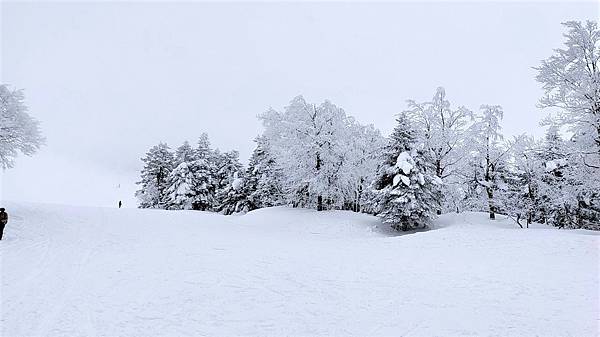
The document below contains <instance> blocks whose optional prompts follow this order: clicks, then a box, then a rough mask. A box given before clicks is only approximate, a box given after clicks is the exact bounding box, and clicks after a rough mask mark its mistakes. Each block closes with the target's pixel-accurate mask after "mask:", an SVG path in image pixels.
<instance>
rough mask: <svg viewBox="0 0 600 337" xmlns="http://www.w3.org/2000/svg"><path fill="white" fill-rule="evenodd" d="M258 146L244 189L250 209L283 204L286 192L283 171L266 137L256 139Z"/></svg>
mask: <svg viewBox="0 0 600 337" xmlns="http://www.w3.org/2000/svg"><path fill="white" fill-rule="evenodd" d="M254 141H255V142H256V148H255V149H254V151H253V152H252V156H251V157H250V162H249V164H248V169H247V171H246V182H245V184H244V189H245V190H246V195H247V196H248V205H249V206H248V208H249V210H253V209H258V208H263V207H271V206H277V205H282V204H283V203H284V198H285V195H284V192H283V186H282V181H283V177H282V172H281V169H280V168H279V167H278V166H277V162H276V159H275V156H274V155H273V153H272V149H271V147H270V145H269V141H268V140H267V138H266V137H264V136H260V137H257V138H256V139H255V140H254Z"/></svg>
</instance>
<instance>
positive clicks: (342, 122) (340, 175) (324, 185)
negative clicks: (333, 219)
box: [260, 96, 356, 210]
mask: <svg viewBox="0 0 600 337" xmlns="http://www.w3.org/2000/svg"><path fill="white" fill-rule="evenodd" d="M260 118H261V120H262V122H263V125H264V126H265V134H264V135H265V137H266V138H267V139H268V141H269V143H270V144H271V146H272V148H273V153H274V155H275V157H276V160H277V164H278V166H279V167H280V168H281V170H282V173H283V186H284V189H285V193H286V196H287V199H288V201H289V202H291V203H292V204H293V205H294V206H301V207H312V208H316V209H318V210H324V209H331V208H343V207H344V205H345V204H346V202H348V201H349V200H350V201H351V200H353V198H354V197H353V194H354V193H355V188H356V181H352V180H354V179H353V174H351V173H350V170H351V169H352V163H353V162H354V161H355V158H352V155H351V149H352V145H351V144H352V135H353V132H352V131H353V130H354V125H355V124H356V121H355V120H354V119H353V118H351V117H349V116H347V115H346V113H345V112H344V110H343V109H341V108H339V107H337V106H336V105H334V104H333V103H331V102H329V101H325V102H323V103H321V104H320V105H316V104H309V103H307V102H306V101H305V100H304V98H303V97H302V96H298V97H296V98H294V99H293V100H292V101H291V102H290V105H289V106H287V107H286V108H285V110H284V111H283V112H278V111H275V110H273V109H270V110H269V111H267V112H265V113H264V114H262V115H261V116H260ZM351 181H352V182H351Z"/></svg>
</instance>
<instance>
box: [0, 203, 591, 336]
mask: <svg viewBox="0 0 600 337" xmlns="http://www.w3.org/2000/svg"><path fill="white" fill-rule="evenodd" d="M6 207H7V209H8V211H9V212H10V215H11V222H10V223H9V225H8V227H7V229H6V231H5V240H3V241H2V242H0V254H1V261H2V262H1V266H2V270H1V272H2V288H1V293H0V298H1V301H2V305H1V310H2V312H1V322H0V323H1V329H2V330H1V332H2V336H234V335H235V336H238V335H251V336H325V335H327V336H378V335H380V336H595V335H597V334H598V331H599V330H598V322H599V321H598V318H599V294H598V278H599V273H598V268H599V256H598V253H599V250H598V244H599V237H598V235H596V233H594V232H589V231H566V230H557V229H554V228H545V227H542V226H537V227H536V228H531V229H526V230H521V229H518V228H516V226H515V225H514V224H512V223H511V222H510V221H509V220H506V219H505V220H498V221H496V222H490V221H489V220H487V219H486V215H485V214H478V213H466V214H460V215H456V214H450V215H444V216H442V217H441V218H440V219H438V220H437V221H436V224H435V228H434V230H430V231H427V232H419V233H413V234H406V235H393V234H394V233H391V232H389V231H387V230H386V229H385V228H382V227H381V225H380V223H379V221H378V220H377V218H374V217H371V216H368V215H362V214H355V213H350V212H341V211H334V212H320V213H318V212H316V211H311V210H301V209H289V208H271V209H262V210H258V211H254V212H251V213H249V214H247V215H243V216H229V217H226V216H222V215H217V214H211V213H203V212H193V211H178V212H169V211H159V210H136V209H110V208H84V207H68V206H57V205H42V204H24V203H8V204H7V205H6Z"/></svg>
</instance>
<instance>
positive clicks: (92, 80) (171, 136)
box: [0, 1, 599, 207]
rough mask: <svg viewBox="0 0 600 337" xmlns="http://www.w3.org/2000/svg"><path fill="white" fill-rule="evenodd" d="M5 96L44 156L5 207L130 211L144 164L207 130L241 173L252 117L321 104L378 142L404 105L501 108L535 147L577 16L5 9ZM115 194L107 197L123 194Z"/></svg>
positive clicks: (396, 10) (466, 7) (395, 9)
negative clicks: (444, 97) (433, 101)
mask: <svg viewBox="0 0 600 337" xmlns="http://www.w3.org/2000/svg"><path fill="white" fill-rule="evenodd" d="M0 6H1V20H2V22H1V29H2V30H1V39H2V49H1V53H0V56H1V73H0V76H1V82H2V83H6V84H9V85H11V86H12V87H15V88H23V89H25V94H26V99H27V104H28V105H29V107H30V112H31V114H32V115H33V116H35V117H36V118H37V119H38V120H40V121H41V123H42V128H43V132H44V134H45V136H46V137H47V144H46V146H45V147H44V148H43V149H42V150H41V151H40V153H39V154H38V155H36V156H34V157H31V158H23V157H21V158H20V159H19V160H18V161H17V165H16V167H15V168H14V169H11V170H8V171H6V172H5V173H4V177H3V184H2V186H0V189H1V190H2V192H3V197H4V199H8V200H30V201H42V202H55V203H68V204H86V205H107V206H114V205H116V202H117V200H119V199H122V200H124V202H125V204H126V205H128V206H130V207H133V206H135V205H134V198H133V195H132V194H133V191H134V190H135V185H134V182H135V181H136V179H137V172H138V171H139V169H140V168H141V161H140V158H141V157H142V156H143V155H144V153H145V151H146V150H147V149H148V148H149V147H150V146H152V145H154V144H156V143H158V142H159V141H164V142H167V143H168V144H169V145H170V146H171V147H172V148H175V147H177V146H178V145H180V143H181V142H183V141H184V140H186V139H188V140H190V141H191V142H195V141H196V139H197V137H198V136H199V135H200V133H202V132H208V134H209V136H210V138H211V141H212V143H213V145H214V146H215V147H219V148H221V149H223V150H229V149H238V150H239V151H240V153H241V158H242V160H243V161H244V162H245V161H247V159H248V157H249V156H250V153H251V151H252V149H253V146H254V144H253V142H252V139H253V138H254V137H255V136H256V135H258V134H259V133H260V132H261V126H260V123H259V122H258V120H257V119H256V115H257V114H259V113H261V112H263V111H265V110H266V109H267V108H268V107H269V106H272V107H274V108H276V109H280V108H282V107H283V106H285V105H286V104H287V103H288V102H289V100H291V99H292V98H293V97H294V96H296V95H298V94H303V95H304V96H305V97H306V99H307V100H309V101H312V102H320V101H322V100H324V99H326V98H328V99H330V100H332V101H333V102H334V103H335V104H337V105H339V106H341V107H343V108H344V109H345V110H346V111H347V112H348V113H349V114H351V115H354V116H355V117H357V119H358V120H359V121H361V122H363V123H373V124H375V126H376V127H378V128H379V129H381V130H382V132H383V133H384V134H388V133H389V132H390V131H391V129H392V128H393V126H394V114H396V113H397V112H399V111H401V110H403V109H404V108H405V107H406V103H405V101H406V100H407V99H411V98H412V99H416V100H419V101H423V100H427V99H429V98H431V96H432V95H433V93H434V91H435V89H436V87H438V86H444V87H445V88H446V92H447V94H448V98H449V99H450V100H451V102H452V103H453V105H454V106H456V105H465V106H467V107H468V108H471V109H474V110H475V109H478V107H479V105H481V104H483V103H486V104H500V105H502V106H503V107H504V110H505V121H504V125H505V132H506V134H508V135H516V134H519V133H523V132H528V133H530V134H534V135H536V136H539V135H541V134H543V130H542V129H541V128H540V127H539V126H538V123H539V121H540V119H541V118H542V117H543V116H544V115H545V112H543V111H540V110H539V109H537V108H536V106H535V105H536V101H537V99H538V98H539V97H540V94H541V89H540V86H539V84H538V83H536V82H535V80H534V76H535V70H533V69H532V67H534V66H537V65H538V64H539V61H540V60H541V59H544V58H547V57H548V56H550V55H551V53H552V49H553V48H557V47H560V46H561V44H562V33H563V32H564V30H563V28H562V26H561V25H560V22H563V21H566V20H573V19H575V20H585V19H596V20H597V17H598V10H599V7H598V4H597V3H596V2H586V3H573V2H565V3H560V2H552V3H540V2H535V3H528V4H523V3H515V2H513V3H448V2H444V3H380V4H366V3H365V4H360V3H304V4H300V3H245V4H240V3H189V2H188V3H159V2H148V3H120V2H112V3H109V2H103V3H95V4H83V3H60V4H56V3H11V2H6V1H3V2H2V3H1V5H0ZM119 184H120V185H121V188H117V186H118V185H119Z"/></svg>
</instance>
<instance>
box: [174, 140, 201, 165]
mask: <svg viewBox="0 0 600 337" xmlns="http://www.w3.org/2000/svg"><path fill="white" fill-rule="evenodd" d="M196 155H197V152H196V151H194V149H193V148H192V146H191V145H190V143H189V142H188V141H187V140H186V141H185V142H183V144H182V145H181V146H180V147H178V148H177V150H175V165H179V164H181V163H183V162H191V161H193V160H195V159H196Z"/></svg>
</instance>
